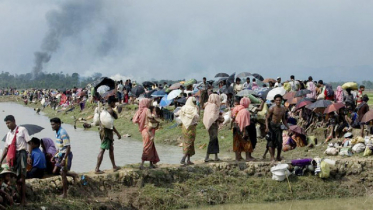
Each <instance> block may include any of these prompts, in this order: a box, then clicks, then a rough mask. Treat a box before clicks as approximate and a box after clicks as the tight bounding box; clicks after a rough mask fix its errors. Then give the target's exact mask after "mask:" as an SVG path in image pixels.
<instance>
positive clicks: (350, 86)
mask: <svg viewBox="0 0 373 210" xmlns="http://www.w3.org/2000/svg"><path fill="white" fill-rule="evenodd" d="M342 89H344V90H346V89H351V90H357V89H358V88H357V83H355V82H346V83H344V84H343V85H342Z"/></svg>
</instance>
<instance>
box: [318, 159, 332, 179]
mask: <svg viewBox="0 0 373 210" xmlns="http://www.w3.org/2000/svg"><path fill="white" fill-rule="evenodd" d="M320 168H321V172H320V173H319V177H320V178H322V179H327V178H329V176H330V166H329V164H328V163H327V162H326V161H324V160H323V161H321V164H320Z"/></svg>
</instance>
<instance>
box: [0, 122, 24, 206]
mask: <svg viewBox="0 0 373 210" xmlns="http://www.w3.org/2000/svg"><path fill="white" fill-rule="evenodd" d="M4 121H5V123H6V126H7V127H8V128H9V132H8V134H7V135H6V140H5V143H4V152H3V154H2V156H1V160H0V164H2V162H3V160H4V159H5V158H6V161H7V164H8V166H9V168H10V170H12V171H13V172H14V173H15V174H16V176H17V187H18V190H20V191H21V205H22V206H24V205H25V202H26V185H25V178H26V173H27V172H26V165H27V163H29V164H31V147H29V146H27V143H28V142H29V141H30V140H31V138H30V136H29V134H28V131H27V130H26V128H24V127H22V126H17V124H16V120H15V118H14V116H13V115H8V116H6V117H5V119H4ZM26 150H28V151H26ZM27 152H28V153H27Z"/></svg>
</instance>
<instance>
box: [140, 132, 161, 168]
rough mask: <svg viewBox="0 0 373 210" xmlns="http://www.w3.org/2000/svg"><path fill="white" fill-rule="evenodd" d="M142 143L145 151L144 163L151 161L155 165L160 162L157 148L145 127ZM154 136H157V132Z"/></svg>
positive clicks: (143, 153)
mask: <svg viewBox="0 0 373 210" xmlns="http://www.w3.org/2000/svg"><path fill="white" fill-rule="evenodd" d="M141 134H142V142H143V147H144V148H143V151H142V157H141V159H142V160H143V161H150V162H151V163H153V164H156V163H157V162H159V161H160V160H159V157H158V153H157V149H156V148H155V144H154V141H151V140H150V135H149V132H148V129H147V128H146V127H145V128H144V129H143V130H142V132H141ZM153 135H155V130H153Z"/></svg>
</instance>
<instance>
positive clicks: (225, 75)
mask: <svg viewBox="0 0 373 210" xmlns="http://www.w3.org/2000/svg"><path fill="white" fill-rule="evenodd" d="M215 77H229V74H227V73H218V74H217V75H215Z"/></svg>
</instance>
